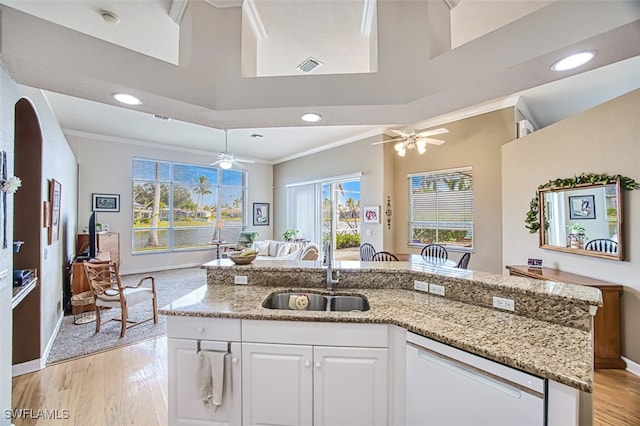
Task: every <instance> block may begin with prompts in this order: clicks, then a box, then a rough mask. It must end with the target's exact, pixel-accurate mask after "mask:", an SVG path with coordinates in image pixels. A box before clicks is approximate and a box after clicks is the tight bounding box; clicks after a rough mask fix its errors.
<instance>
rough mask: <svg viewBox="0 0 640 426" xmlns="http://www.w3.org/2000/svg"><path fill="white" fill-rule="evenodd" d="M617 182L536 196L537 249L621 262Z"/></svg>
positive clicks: (621, 235) (620, 205) (619, 205)
mask: <svg viewBox="0 0 640 426" xmlns="http://www.w3.org/2000/svg"><path fill="white" fill-rule="evenodd" d="M621 195H622V194H621V192H620V182H619V181H618V182H611V183H608V184H606V185H603V184H594V185H580V186H576V187H574V188H559V189H558V188H554V189H544V190H540V191H539V192H538V200H539V206H540V224H541V225H542V226H540V247H541V248H543V249H549V250H558V251H564V252H570V253H577V254H582V255H585V256H596V257H603V258H607V259H616V260H622V259H623V257H622V255H623V253H622V248H623V240H622V238H623V233H622V199H621V198H622V197H621Z"/></svg>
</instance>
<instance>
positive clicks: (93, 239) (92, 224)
mask: <svg viewBox="0 0 640 426" xmlns="http://www.w3.org/2000/svg"><path fill="white" fill-rule="evenodd" d="M87 232H88V233H89V250H88V253H87V254H88V255H89V259H93V258H95V257H96V256H97V254H98V234H97V229H96V212H91V214H90V215H89V227H88V230H87Z"/></svg>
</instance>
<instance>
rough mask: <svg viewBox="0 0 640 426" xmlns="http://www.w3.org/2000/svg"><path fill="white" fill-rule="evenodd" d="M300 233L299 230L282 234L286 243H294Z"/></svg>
mask: <svg viewBox="0 0 640 426" xmlns="http://www.w3.org/2000/svg"><path fill="white" fill-rule="evenodd" d="M298 232H300V231H298V230H297V229H287V230H285V231H284V232H283V233H282V238H283V239H284V240H285V241H293V239H294V237H295V236H296V235H298Z"/></svg>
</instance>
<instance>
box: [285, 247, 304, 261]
mask: <svg viewBox="0 0 640 426" xmlns="http://www.w3.org/2000/svg"><path fill="white" fill-rule="evenodd" d="M301 252H302V249H298V250H294V251H292V252H291V253H289V254H288V255H286V256H285V257H284V258H285V260H299V259H300V253H301Z"/></svg>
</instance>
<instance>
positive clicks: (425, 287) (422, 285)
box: [413, 280, 429, 292]
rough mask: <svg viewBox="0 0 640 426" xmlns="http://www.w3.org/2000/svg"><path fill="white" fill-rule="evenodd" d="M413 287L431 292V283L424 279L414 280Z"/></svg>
mask: <svg viewBox="0 0 640 426" xmlns="http://www.w3.org/2000/svg"><path fill="white" fill-rule="evenodd" d="M413 288H414V289H416V290H420V291H424V292H429V284H427V283H425V282H424V281H418V280H414V281H413Z"/></svg>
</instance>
